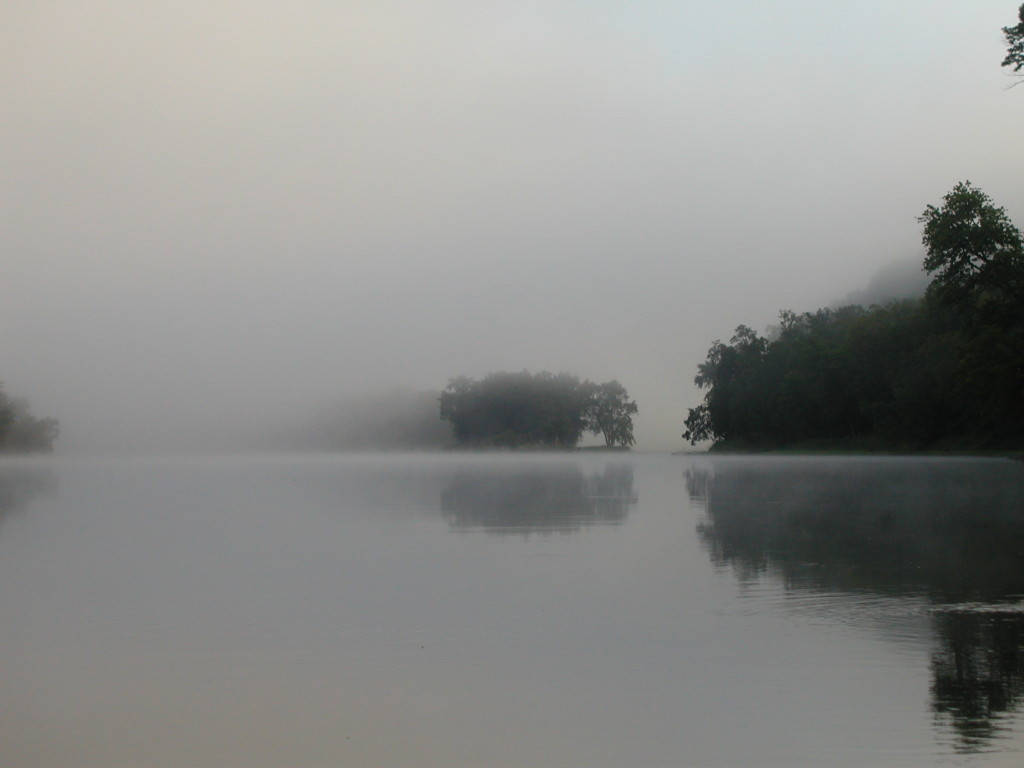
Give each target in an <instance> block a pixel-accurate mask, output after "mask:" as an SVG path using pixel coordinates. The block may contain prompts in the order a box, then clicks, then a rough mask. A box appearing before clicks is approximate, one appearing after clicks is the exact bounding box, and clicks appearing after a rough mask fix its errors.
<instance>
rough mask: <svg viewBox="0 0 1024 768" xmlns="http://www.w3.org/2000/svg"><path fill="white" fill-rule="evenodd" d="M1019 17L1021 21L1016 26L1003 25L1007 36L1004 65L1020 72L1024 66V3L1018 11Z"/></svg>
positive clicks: (1004, 35)
mask: <svg viewBox="0 0 1024 768" xmlns="http://www.w3.org/2000/svg"><path fill="white" fill-rule="evenodd" d="M1017 18H1018V19H1020V23H1019V24H1017V26H1015V27H1003V37H1005V38H1006V58H1005V59H1003V64H1002V66H1004V67H1010V68H1011V69H1013V71H1014V72H1020V70H1021V68H1022V67H1024V5H1022V6H1021V7H1020V9H1019V10H1018V11H1017Z"/></svg>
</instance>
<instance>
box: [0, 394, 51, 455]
mask: <svg viewBox="0 0 1024 768" xmlns="http://www.w3.org/2000/svg"><path fill="white" fill-rule="evenodd" d="M59 434H60V426H59V425H58V423H57V420H56V419H53V418H42V419H37V418H36V417H35V416H33V415H32V412H31V411H30V410H29V404H28V401H27V400H25V399H23V398H12V397H9V396H8V395H7V393H6V392H4V391H3V388H2V385H0V451H2V452H4V453H49V452H50V451H52V450H53V443H54V441H55V440H56V439H57V436H58V435H59Z"/></svg>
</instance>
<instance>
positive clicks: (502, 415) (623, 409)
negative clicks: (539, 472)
mask: <svg viewBox="0 0 1024 768" xmlns="http://www.w3.org/2000/svg"><path fill="white" fill-rule="evenodd" d="M636 410H637V408H636V404H635V403H633V402H631V401H630V400H629V395H628V393H627V392H626V390H625V388H624V387H623V386H622V385H621V384H619V383H618V382H616V381H611V382H606V383H604V384H594V383H593V382H590V381H581V380H580V379H579V378H578V377H576V376H572V375H570V374H568V373H559V374H557V375H556V374H552V373H548V372H547V371H542V372H540V373H537V374H531V373H529V372H528V371H522V372H520V373H508V372H504V371H502V372H498V373H491V374H488V375H487V376H485V377H484V378H483V379H481V380H479V381H477V380H475V379H471V378H468V377H466V376H459V377H457V378H454V379H452V380H451V381H449V383H448V387H447V388H446V389H445V391H444V392H442V393H441V418H442V419H444V420H446V421H448V422H450V423H451V425H452V431H453V433H454V435H455V439H456V440H457V441H458V442H459V443H460V444H461V445H472V446H493V447H506V448H511V447H543V448H572V447H574V446H575V445H576V444H577V443H578V442H579V441H580V438H581V437H582V436H583V433H584V431H586V430H590V431H592V432H594V433H595V434H603V435H604V437H605V442H606V444H607V445H609V446H611V445H623V446H626V445H631V444H632V442H633V422H632V419H631V416H632V414H634V413H636Z"/></svg>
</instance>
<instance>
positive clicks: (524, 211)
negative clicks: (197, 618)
mask: <svg viewBox="0 0 1024 768" xmlns="http://www.w3.org/2000/svg"><path fill="white" fill-rule="evenodd" d="M1018 4H1019V3H1016V2H1011V1H1008V0H998V1H997V0H960V1H958V2H953V1H952V0H950V1H946V2H935V1H934V0H930V1H929V2H923V1H921V2H918V1H916V0H902V1H901V2H899V3H894V2H892V0H886V2H881V1H878V2H861V3H845V2H844V3H840V2H827V1H826V2H823V1H822V0H780V1H779V2H773V3H764V2H731V3H721V2H711V1H710V0H708V1H705V2H685V1H683V0H674V1H673V2H667V1H666V2H660V1H659V2H653V1H651V2H645V1H643V0H639V1H637V0H634V1H633V2H628V3H627V2H609V1H605V2H600V1H594V0H591V1H589V2H570V1H568V0H547V1H546V2H523V0H517V1H516V2H488V1H487V0H482V1H481V0H477V1H476V2H468V1H466V2H462V1H460V0H436V1H435V2H430V3H422V2H419V3H417V2H390V1H389V0H376V1H375V2H318V1H317V0H308V1H307V2H285V1H284V0H281V1H280V2H274V1H271V0H263V1H261V0H255V1H254V0H246V2H240V1H239V2H209V1H207V2H201V3H200V2H190V1H189V0H176V1H175V2H156V1H155V0H136V1H135V2H104V1H102V0H100V1H97V2H90V3H81V2H70V1H67V2H59V1H56V2H46V3H40V2H38V1H37V0H32V1H31V2H30V1H28V0H7V2H5V3H4V4H3V7H2V9H0V96H2V99H3V103H4V105H5V108H4V111H3V118H2V120H0V147H2V150H0V158H2V167H0V255H2V259H3V261H2V263H3V265H4V269H3V280H0V312H2V319H3V322H2V324H0V361H2V367H0V376H2V378H3V379H4V381H5V382H6V386H7V389H8V391H10V392H14V393H17V394H22V395H26V396H28V397H29V398H30V399H31V401H32V404H33V410H34V411H35V412H36V413H37V414H39V415H54V416H57V417H58V418H60V420H61V423H62V427H63V437H62V439H61V444H60V445H61V448H62V449H63V450H77V449H88V448H102V449H132V448H141V447H160V446H171V445H175V446H177V445H184V444H186V443H188V442H190V441H193V440H194V441H195V442H197V443H198V442H203V441H205V440H206V439H207V438H208V437H209V434H210V433H211V432H216V431H218V430H220V429H222V428H225V429H226V428H227V427H228V426H229V425H238V424H256V423H260V422H262V421H263V420H270V421H274V420H277V419H287V418H291V415H292V414H300V413H304V412H309V411H312V410H314V409H315V408H316V407H318V406H319V405H321V404H322V403H324V402H325V401H328V400H331V399H333V398H335V397H337V396H338V395H341V394H343V393H346V392H358V391H362V390H366V389H367V388H376V387H390V386H408V387H412V388H436V389H440V388H441V387H443V386H444V384H445V382H446V381H447V379H448V377H449V376H452V375H456V374H463V373H464V374H468V375H472V376H480V375H483V374H485V373H486V372H488V371H492V370H497V369H510V370H517V369H521V368H529V369H531V370H540V369H549V370H554V371H557V370H569V371H571V372H573V373H576V374H578V375H580V376H584V377H587V378H591V379H595V380H605V379H610V378H617V379H619V380H620V381H622V382H623V384H625V385H626V386H627V387H628V388H629V390H630V392H631V394H632V395H633V396H634V397H635V399H636V400H637V402H638V403H639V405H640V409H641V412H640V415H639V418H638V419H637V425H636V426H637V429H636V433H637V438H638V444H639V447H641V448H652V449H661V448H676V447H680V446H681V445H682V441H681V439H680V437H679V433H680V432H681V429H682V419H683V417H684V416H685V413H686V408H687V407H689V406H692V405H694V404H696V402H698V401H699V398H700V394H699V393H698V392H697V390H696V389H695V388H694V387H693V384H692V379H693V375H694V373H695V367H696V365H697V363H698V362H700V361H701V360H702V359H703V357H704V354H705V352H706V350H707V347H708V345H709V343H710V342H711V341H712V340H713V339H715V338H727V337H728V336H730V335H731V332H732V329H733V328H734V327H735V326H736V325H737V324H739V323H745V324H748V325H751V326H753V327H755V328H758V329H763V328H764V327H765V326H766V325H768V324H770V323H772V322H774V321H775V319H776V315H777V312H778V310H779V309H782V308H792V309H795V310H798V311H802V310H809V309H813V308H815V307H818V306H822V305H826V304H830V303H832V302H833V301H834V300H835V299H836V298H837V297H842V296H845V295H847V294H849V293H850V292H852V291H854V290H856V289H858V288H861V287H863V286H865V285H866V284H867V283H868V281H869V280H870V279H871V277H872V275H873V274H874V273H875V272H876V271H877V270H879V269H880V268H882V267H884V266H885V265H887V264H888V263H889V262H891V261H892V260H893V259H894V258H914V259H919V258H920V245H919V225H918V224H917V222H916V221H915V217H916V216H917V215H918V214H919V213H920V212H921V210H922V209H923V208H924V206H925V205H926V204H928V203H935V202H938V201H939V200H940V199H941V197H942V195H943V194H945V192H947V191H948V190H949V189H950V188H951V187H952V186H953V185H954V184H955V183H956V182H957V181H960V180H964V179H970V180H971V181H972V182H974V183H975V184H977V185H978V186H980V187H981V188H982V189H984V190H985V191H986V192H988V194H989V195H991V196H992V197H993V198H994V199H995V200H996V202H997V203H999V204H1000V205H1003V206H1005V207H1006V209H1007V211H1008V212H1009V214H1010V216H1011V217H1012V218H1014V220H1015V221H1016V222H1017V223H1018V224H1024V186H1022V185H1021V183H1020V180H1021V178H1024V156H1022V153H1021V151H1020V134H1021V128H1022V125H1024V88H1022V89H1018V90H1010V91H1007V90H1006V86H1007V85H1008V84H1009V82H1011V81H1010V80H1009V79H1008V78H1007V76H1006V74H1005V72H1004V71H1002V70H1001V69H1000V67H999V62H1000V61H1001V59H1002V56H1003V53H1004V45H1003V41H1002V38H1001V35H1000V31H999V30H1000V27H1002V26H1005V25H1008V24H1011V23H1013V22H1014V21H1015V20H1016V7H1017V5H1018Z"/></svg>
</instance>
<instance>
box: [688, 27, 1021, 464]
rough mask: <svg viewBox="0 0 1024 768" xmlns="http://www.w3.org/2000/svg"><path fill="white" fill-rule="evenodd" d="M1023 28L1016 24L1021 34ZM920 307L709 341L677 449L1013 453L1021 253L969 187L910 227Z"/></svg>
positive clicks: (836, 312)
mask: <svg viewBox="0 0 1024 768" xmlns="http://www.w3.org/2000/svg"><path fill="white" fill-rule="evenodd" d="M1022 24H1024V21H1022ZM919 221H920V222H921V223H922V225H923V233H922V240H923V242H924V245H925V250H926V257H925V259H924V263H923V268H924V270H925V271H926V272H927V273H928V274H929V275H931V277H932V280H931V283H930V285H929V286H928V289H927V291H926V293H925V296H924V297H923V298H922V299H906V300H901V301H896V302H892V303H889V304H886V305H884V306H872V307H870V308H867V309H865V308H863V307H859V306H847V307H842V308H839V309H819V310H817V311H815V312H806V313H803V314H796V313H794V312H791V311H784V312H782V313H781V315H780V323H779V325H778V327H776V328H774V329H772V330H771V331H770V332H769V333H768V334H767V336H759V335H758V334H757V333H756V332H754V331H753V330H752V329H750V328H749V327H747V326H743V325H741V326H739V327H738V328H737V329H736V332H735V334H734V335H733V336H732V338H731V339H730V340H729V343H728V344H724V343H722V342H721V341H715V342H713V344H712V345H711V348H710V350H709V351H708V354H707V358H706V359H705V361H704V362H703V363H701V364H700V365H699V366H698V373H697V376H696V378H695V380H694V381H695V383H696V384H697V386H698V387H700V388H702V389H705V390H707V392H706V394H705V396H704V400H703V402H702V403H701V404H699V405H698V406H696V407H695V408H691V409H690V410H689V413H688V415H687V417H686V420H685V430H686V431H685V432H684V433H683V437H684V438H685V439H687V440H689V441H690V442H691V443H697V442H699V441H705V440H711V441H713V443H714V445H715V446H716V447H720V448H728V449H734V450H739V449H755V450H756V449H770V448H785V447H795V446H799V447H809V448H813V447H833V446H834V447H849V448H864V449H875V448H878V449H881V448H890V449H892V448H896V449H904V450H920V449H927V448H950V449H952V448H977V449H982V448H1004V447H1013V448H1020V447H1022V446H1024V239H1022V236H1021V232H1020V230H1019V229H1017V227H1016V226H1014V224H1013V223H1012V222H1011V221H1010V218H1009V217H1008V216H1007V214H1006V212H1005V210H1004V209H1002V208H1000V207H997V206H996V205H995V204H994V203H993V202H992V201H991V199H990V198H989V197H988V196H987V195H986V194H985V193H984V192H982V191H981V190H980V189H978V188H977V187H974V186H973V185H972V184H971V183H970V182H962V183H960V184H957V185H956V187H954V189H953V190H952V191H951V192H949V194H947V195H946V196H945V197H944V198H943V202H942V204H941V205H939V206H934V205H929V206H928V207H927V208H926V209H925V210H924V212H923V213H922V215H921V216H920V218H919Z"/></svg>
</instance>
